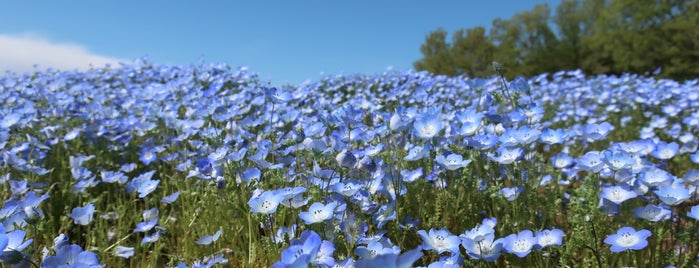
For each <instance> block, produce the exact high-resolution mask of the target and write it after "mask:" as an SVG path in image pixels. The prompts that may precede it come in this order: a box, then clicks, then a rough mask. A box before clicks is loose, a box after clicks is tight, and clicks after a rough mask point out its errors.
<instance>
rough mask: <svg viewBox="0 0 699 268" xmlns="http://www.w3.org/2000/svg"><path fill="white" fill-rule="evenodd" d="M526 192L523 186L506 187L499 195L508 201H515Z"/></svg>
mask: <svg viewBox="0 0 699 268" xmlns="http://www.w3.org/2000/svg"><path fill="white" fill-rule="evenodd" d="M522 192H524V187H522V186H515V187H504V188H502V189H500V190H499V191H498V194H500V195H501V196H502V197H504V198H505V199H507V201H514V200H515V199H517V197H519V195H520V194H521V193H522Z"/></svg>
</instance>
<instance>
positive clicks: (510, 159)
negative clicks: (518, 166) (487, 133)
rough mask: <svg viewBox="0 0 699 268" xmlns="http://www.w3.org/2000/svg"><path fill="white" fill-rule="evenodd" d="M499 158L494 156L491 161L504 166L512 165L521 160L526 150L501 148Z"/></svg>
mask: <svg viewBox="0 0 699 268" xmlns="http://www.w3.org/2000/svg"><path fill="white" fill-rule="evenodd" d="M497 152H498V155H497V156H492V157H491V159H492V160H493V161H495V162H498V163H500V164H503V165H507V164H512V163H514V162H515V161H517V160H519V159H520V157H521V156H522V154H524V149H522V148H521V147H499V148H498V150H497Z"/></svg>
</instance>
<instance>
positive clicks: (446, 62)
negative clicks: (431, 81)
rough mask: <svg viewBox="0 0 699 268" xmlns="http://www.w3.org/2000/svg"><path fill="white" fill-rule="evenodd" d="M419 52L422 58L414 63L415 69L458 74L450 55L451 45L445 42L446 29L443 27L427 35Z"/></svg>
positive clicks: (450, 74)
mask: <svg viewBox="0 0 699 268" xmlns="http://www.w3.org/2000/svg"><path fill="white" fill-rule="evenodd" d="M420 52H422V55H423V58H422V59H420V60H418V61H416V62H415V63H414V66H415V69H416V70H425V71H428V72H431V73H435V74H444V75H449V76H455V75H457V74H458V73H457V71H456V67H455V66H454V60H453V58H452V55H451V46H450V45H449V43H447V31H445V30H444V29H438V30H436V31H434V32H431V33H430V34H429V35H427V37H426V38H425V43H424V44H423V45H422V46H420Z"/></svg>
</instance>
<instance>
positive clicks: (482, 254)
mask: <svg viewBox="0 0 699 268" xmlns="http://www.w3.org/2000/svg"><path fill="white" fill-rule="evenodd" d="M461 244H462V245H463V247H464V249H466V254H468V256H470V257H471V258H473V259H476V260H484V261H487V262H493V261H495V260H497V259H498V258H499V257H500V254H501V252H502V249H503V248H504V245H505V239H503V238H499V239H495V235H493V234H487V235H486V236H485V237H484V238H483V239H481V240H479V241H474V240H471V239H462V241H461Z"/></svg>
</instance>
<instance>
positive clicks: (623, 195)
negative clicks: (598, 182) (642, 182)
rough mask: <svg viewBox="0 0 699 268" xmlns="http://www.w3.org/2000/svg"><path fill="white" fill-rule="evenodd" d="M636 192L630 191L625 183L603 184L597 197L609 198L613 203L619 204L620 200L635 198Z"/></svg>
mask: <svg viewBox="0 0 699 268" xmlns="http://www.w3.org/2000/svg"><path fill="white" fill-rule="evenodd" d="M637 196H638V194H636V192H634V191H632V190H631V189H630V188H629V187H628V186H627V185H626V184H622V185H615V186H604V187H603V188H602V192H600V194H599V197H600V198H603V199H605V200H609V201H610V202H612V203H614V204H617V205H619V204H621V203H622V202H624V201H626V200H629V199H632V198H636V197H637Z"/></svg>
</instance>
